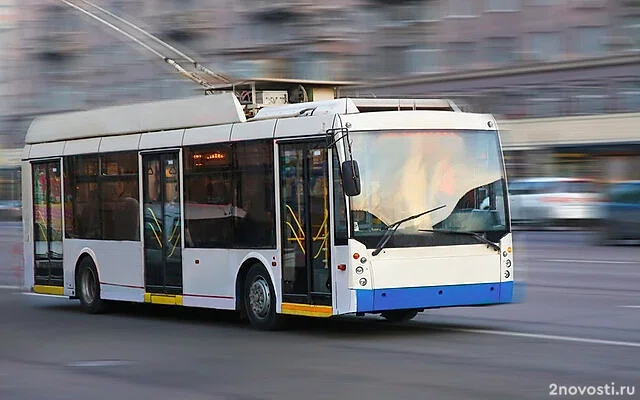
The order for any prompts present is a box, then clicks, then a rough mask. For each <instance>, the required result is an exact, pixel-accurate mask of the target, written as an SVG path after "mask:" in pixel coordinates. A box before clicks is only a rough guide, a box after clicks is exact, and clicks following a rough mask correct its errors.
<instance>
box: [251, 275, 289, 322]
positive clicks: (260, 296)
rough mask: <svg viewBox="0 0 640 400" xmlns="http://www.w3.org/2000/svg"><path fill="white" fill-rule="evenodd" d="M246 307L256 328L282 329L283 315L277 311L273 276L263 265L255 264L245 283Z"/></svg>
mask: <svg viewBox="0 0 640 400" xmlns="http://www.w3.org/2000/svg"><path fill="white" fill-rule="evenodd" d="M243 295H244V296H243V297H244V308H245V310H246V313H247V318H248V319H249V322H250V323H251V325H252V326H253V327H254V328H258V329H262V330H276V329H280V328H281V327H282V324H283V317H282V316H281V315H279V314H278V313H276V294H275V290H274V288H273V284H272V283H271V277H270V276H269V274H268V273H267V270H266V269H265V268H264V267H263V266H262V265H257V264H256V265H254V266H253V267H251V269H250V270H249V273H248V274H247V279H246V280H245V283H244V293H243Z"/></svg>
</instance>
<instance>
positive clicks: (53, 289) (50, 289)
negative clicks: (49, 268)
mask: <svg viewBox="0 0 640 400" xmlns="http://www.w3.org/2000/svg"><path fill="white" fill-rule="evenodd" d="M33 293H39V294H52V295H55V296H63V295H64V288H63V287H62V286H46V285H33Z"/></svg>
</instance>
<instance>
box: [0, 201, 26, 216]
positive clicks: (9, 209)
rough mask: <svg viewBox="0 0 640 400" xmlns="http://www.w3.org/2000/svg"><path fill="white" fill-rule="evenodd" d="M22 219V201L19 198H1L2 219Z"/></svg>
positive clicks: (0, 210)
mask: <svg viewBox="0 0 640 400" xmlns="http://www.w3.org/2000/svg"><path fill="white" fill-rule="evenodd" d="M20 219H22V203H21V202H20V201H19V200H0V221H18V220H20Z"/></svg>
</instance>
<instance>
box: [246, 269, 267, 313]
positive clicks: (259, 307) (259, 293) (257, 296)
mask: <svg viewBox="0 0 640 400" xmlns="http://www.w3.org/2000/svg"><path fill="white" fill-rule="evenodd" d="M249 307H250V308H251V312H252V313H253V315H255V316H256V317H258V318H260V319H264V318H266V317H267V316H268V315H269V310H270V309H271V295H270V292H269V285H268V284H267V282H266V281H265V280H264V279H262V278H258V279H256V280H255V281H254V282H253V283H252V284H251V287H250V288H249Z"/></svg>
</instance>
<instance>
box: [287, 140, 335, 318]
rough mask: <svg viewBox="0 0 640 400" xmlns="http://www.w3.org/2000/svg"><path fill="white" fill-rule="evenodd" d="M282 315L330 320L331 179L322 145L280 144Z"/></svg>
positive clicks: (317, 142) (320, 143)
mask: <svg viewBox="0 0 640 400" xmlns="http://www.w3.org/2000/svg"><path fill="white" fill-rule="evenodd" d="M279 151H280V157H279V159H280V188H281V189H280V213H281V227H280V229H281V242H282V268H283V270H282V288H283V289H282V292H283V305H282V312H283V313H286V314H299V315H313V316H329V315H331V314H332V307H331V305H332V299H331V286H332V285H331V268H330V265H331V261H330V248H331V247H330V246H331V240H330V237H329V234H330V231H331V229H330V223H329V221H330V219H329V176H328V163H327V149H326V144H325V143H324V142H322V141H313V142H289V143H280V144H279Z"/></svg>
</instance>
